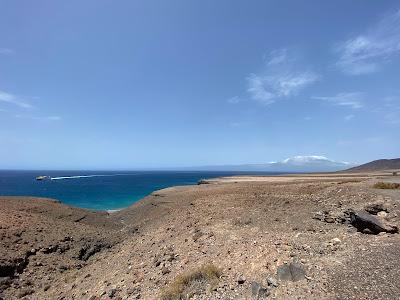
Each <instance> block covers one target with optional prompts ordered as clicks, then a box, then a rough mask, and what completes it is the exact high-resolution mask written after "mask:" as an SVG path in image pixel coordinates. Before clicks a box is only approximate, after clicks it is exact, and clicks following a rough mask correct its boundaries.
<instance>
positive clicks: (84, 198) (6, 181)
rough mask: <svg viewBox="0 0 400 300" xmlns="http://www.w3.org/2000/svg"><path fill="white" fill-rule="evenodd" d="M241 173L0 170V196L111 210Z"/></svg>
mask: <svg viewBox="0 0 400 300" xmlns="http://www.w3.org/2000/svg"><path fill="white" fill-rule="evenodd" d="M241 174H249V173H248V172H247V173H242V172H204V171H201V172H200V171H199V172H172V171H158V172H157V171H151V172H150V171H148V172H146V171H138V172H134V171H133V172H117V171H116V172H111V171H106V172H100V171H96V172H94V171H0V195H3V196H5V195H7V196H11V195H13V196H38V197H48V198H53V199H58V200H60V201H62V202H63V203H66V204H69V205H72V206H76V207H82V208H88V209H96V210H112V209H120V208H124V207H128V206H129V205H131V204H133V203H134V202H136V201H138V200H140V199H141V198H143V197H145V196H147V195H148V194H150V193H152V192H153V191H155V190H159V189H162V188H166V187H170V186H175V185H190V184H196V183H197V182H198V181H199V180H200V179H206V178H212V177H219V176H229V175H241ZM253 174H260V173H253ZM263 174H270V175H271V174H272V173H263ZM275 174H276V173H275ZM39 175H47V176H50V177H52V178H53V180H44V181H37V180H35V177H36V176H39Z"/></svg>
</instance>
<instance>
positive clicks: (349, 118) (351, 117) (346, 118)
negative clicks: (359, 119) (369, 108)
mask: <svg viewBox="0 0 400 300" xmlns="http://www.w3.org/2000/svg"><path fill="white" fill-rule="evenodd" d="M352 119H354V115H347V116H345V117H344V120H345V121H350V120H352Z"/></svg>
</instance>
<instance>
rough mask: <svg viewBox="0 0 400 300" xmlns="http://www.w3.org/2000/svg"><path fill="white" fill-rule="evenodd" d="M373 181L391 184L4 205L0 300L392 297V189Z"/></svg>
mask: <svg viewBox="0 0 400 300" xmlns="http://www.w3.org/2000/svg"><path fill="white" fill-rule="evenodd" d="M260 178H261V179H260ZM376 182H400V179H399V177H398V176H389V175H387V174H352V175H348V174H347V175H341V174H335V175H334V176H331V175H317V176H316V175H313V176H277V177H242V178H241V177H235V178H228V179H218V180H210V181H205V182H204V183H208V184H201V185H197V186H185V187H172V188H168V189H164V190H160V191H156V192H154V193H152V194H151V195H149V196H148V197H146V198H145V199H143V200H142V201H139V202H137V203H135V204H134V205H132V206H131V207H129V208H127V209H124V210H121V211H119V212H115V213H106V212H91V211H88V210H83V209H77V208H71V207H68V206H65V205H63V204H61V203H58V202H56V201H53V200H47V199H37V198H36V199H35V198H23V197H1V198H0V208H1V210H0V295H1V296H0V298H3V299H19V298H20V299H90V300H94V299H398V297H399V296H398V295H400V261H399V259H398V256H399V254H400V237H399V234H398V233H397V232H398V226H399V225H400V222H399V214H400V207H399V201H400V190H399V189H378V188H374V187H373V186H374V184H375V183H376Z"/></svg>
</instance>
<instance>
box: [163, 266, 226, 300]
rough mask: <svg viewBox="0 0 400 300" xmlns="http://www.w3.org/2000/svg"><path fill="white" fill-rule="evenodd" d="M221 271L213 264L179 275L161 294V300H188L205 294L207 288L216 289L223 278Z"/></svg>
mask: <svg viewBox="0 0 400 300" xmlns="http://www.w3.org/2000/svg"><path fill="white" fill-rule="evenodd" d="M221 275H222V273H221V270H220V269H218V268H217V267H215V266H214V265H213V264H208V265H204V266H202V267H200V268H198V269H195V270H192V271H190V272H188V273H185V274H182V275H179V276H177V277H176V278H175V280H174V281H173V282H171V283H170V285H169V286H168V287H167V288H166V289H165V290H164V291H163V292H162V293H161V297H160V298H161V300H180V299H188V298H190V297H191V296H193V295H195V294H198V293H203V292H205V291H206V288H207V286H208V285H209V286H210V290H212V289H214V288H215V286H216V285H217V284H218V281H219V278H220V277H221Z"/></svg>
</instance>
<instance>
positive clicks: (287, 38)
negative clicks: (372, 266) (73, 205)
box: [0, 0, 400, 169]
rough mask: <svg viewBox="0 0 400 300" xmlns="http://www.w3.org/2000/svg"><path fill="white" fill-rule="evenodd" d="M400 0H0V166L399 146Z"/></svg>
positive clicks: (99, 165) (218, 158)
mask: <svg viewBox="0 0 400 300" xmlns="http://www.w3.org/2000/svg"><path fill="white" fill-rule="evenodd" d="M399 70H400V5H399V3H398V1H361V0H360V1H347V0H346V1H345V0H343V1H232V0H226V1H215V0H212V1H211V0H205V1H194V0H186V1H174V0H172V1H161V0H160V1H153V0H150V1H148V0H146V1H99V0H96V1H94V0H93V1H53V0H51V1H50V0H49V1H40V0H39V1H5V0H0V168H23V169H24V168H33V169H41V168H50V169H52V168H53V169H54V168H68V169H71V168H72V169H76V168H78V169H113V168H115V169H135V168H146V167H151V168H157V167H160V168H161V167H162V168H164V167H180V166H196V165H215V164H242V163H263V162H268V161H279V160H283V159H285V158H287V157H291V156H295V155H324V156H327V157H329V158H331V159H334V160H339V161H350V162H359V163H361V162H366V161H369V160H373V159H377V158H383V157H398V156H399V154H400V134H399V132H400V131H399V130H400V76H399V75H400V71H399Z"/></svg>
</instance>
